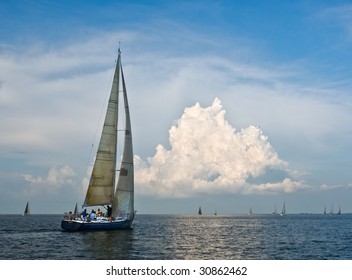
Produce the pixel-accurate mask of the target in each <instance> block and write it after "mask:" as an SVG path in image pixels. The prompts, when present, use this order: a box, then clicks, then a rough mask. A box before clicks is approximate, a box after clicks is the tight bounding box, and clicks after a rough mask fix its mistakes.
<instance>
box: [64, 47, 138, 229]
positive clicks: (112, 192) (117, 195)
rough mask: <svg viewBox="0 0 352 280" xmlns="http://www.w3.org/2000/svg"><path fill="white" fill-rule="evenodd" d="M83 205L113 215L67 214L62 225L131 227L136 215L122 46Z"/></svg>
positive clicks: (95, 227)
mask: <svg viewBox="0 0 352 280" xmlns="http://www.w3.org/2000/svg"><path fill="white" fill-rule="evenodd" d="M120 93H122V99H123V105H124V113H125V114H124V115H125V124H124V125H125V127H124V141H122V142H123V143H124V147H123V154H122V159H121V166H120V169H119V170H117V168H116V167H117V143H118V142H117V133H118V131H119V129H118V119H119V110H120V109H119V104H120V103H122V101H121V102H120V101H119V99H120V97H119V96H120ZM121 109H122V108H121ZM122 142H119V143H122ZM116 171H119V172H118V173H119V174H118V178H117V184H115V183H116V179H115V177H116ZM83 206H84V207H86V206H101V207H107V209H108V213H109V214H110V215H109V217H99V219H98V218H97V219H96V220H95V219H94V220H82V219H80V218H76V219H73V220H70V219H68V218H64V219H63V220H62V222H61V227H62V229H64V230H68V231H86V230H118V229H128V228H130V227H131V225H132V222H133V219H134V215H135V211H134V165H133V148H132V133H131V121H130V111H129V106H128V100H127V91H126V84H125V78H124V75H123V71H122V64H121V51H120V48H119V50H118V58H117V63H116V67H115V74H114V78H113V82H112V88H111V92H110V98H109V103H108V107H107V111H106V115H105V121H104V126H103V129H102V133H101V137H100V143H99V147H98V150H97V154H96V159H95V163H94V167H93V171H92V174H91V178H90V181H89V186H88V189H87V193H86V198H85V201H84V204H83Z"/></svg>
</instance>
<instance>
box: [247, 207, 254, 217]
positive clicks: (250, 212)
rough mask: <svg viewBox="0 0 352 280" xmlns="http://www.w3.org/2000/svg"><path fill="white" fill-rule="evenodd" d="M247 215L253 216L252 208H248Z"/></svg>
mask: <svg viewBox="0 0 352 280" xmlns="http://www.w3.org/2000/svg"><path fill="white" fill-rule="evenodd" d="M248 215H250V216H251V215H253V211H252V207H250V208H249V211H248Z"/></svg>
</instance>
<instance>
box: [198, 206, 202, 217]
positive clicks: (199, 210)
mask: <svg viewBox="0 0 352 280" xmlns="http://www.w3.org/2000/svg"><path fill="white" fill-rule="evenodd" d="M198 215H202V208H201V207H200V206H199V209H198Z"/></svg>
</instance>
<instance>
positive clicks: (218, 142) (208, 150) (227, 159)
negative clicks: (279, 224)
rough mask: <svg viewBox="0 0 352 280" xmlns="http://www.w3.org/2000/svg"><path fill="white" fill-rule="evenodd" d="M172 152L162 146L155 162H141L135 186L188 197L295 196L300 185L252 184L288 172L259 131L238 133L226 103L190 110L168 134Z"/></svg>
mask: <svg viewBox="0 0 352 280" xmlns="http://www.w3.org/2000/svg"><path fill="white" fill-rule="evenodd" d="M169 142H170V150H168V149H167V148H165V147H164V146H162V145H158V146H157V148H156V153H155V155H154V156H153V157H151V158H148V159H147V161H146V162H145V161H143V160H142V159H141V158H139V157H136V184H137V186H138V188H140V191H141V192H143V193H145V194H153V195H159V196H164V197H165V196H166V197H168V196H172V197H187V196H190V195H192V194H194V193H202V192H223V191H227V192H241V193H252V192H254V191H258V192H263V191H293V190H294V189H295V188H299V187H301V186H302V185H301V183H299V182H295V181H293V180H291V179H290V178H284V180H283V181H282V182H262V183H260V184H249V183H248V179H249V178H257V177H259V176H261V175H263V174H265V172H266V171H267V170H268V169H278V170H281V171H285V172H286V169H287V163H286V162H285V161H283V160H281V159H280V158H279V157H278V155H277V153H276V152H275V150H274V149H273V147H272V146H271V144H270V143H269V141H268V138H267V136H265V135H263V132H262V131H261V130H260V128H258V127H255V126H249V127H247V128H245V129H241V130H240V131H236V129H235V128H233V127H232V126H231V125H230V124H229V123H228V122H227V121H226V119H225V111H224V110H223V109H222V105H221V101H220V100H219V99H218V98H216V99H215V100H214V102H213V104H212V105H211V106H209V107H207V108H203V107H201V106H200V104H198V103H197V104H195V105H194V106H192V107H189V108H186V109H185V110H184V113H183V115H182V116H181V118H180V119H178V120H177V121H176V122H175V124H174V125H173V126H172V127H171V129H170V130H169Z"/></svg>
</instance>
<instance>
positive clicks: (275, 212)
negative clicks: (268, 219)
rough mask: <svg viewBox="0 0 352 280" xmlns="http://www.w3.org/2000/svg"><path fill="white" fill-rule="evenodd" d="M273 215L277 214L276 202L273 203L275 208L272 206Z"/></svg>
mask: <svg viewBox="0 0 352 280" xmlns="http://www.w3.org/2000/svg"><path fill="white" fill-rule="evenodd" d="M273 215H277V211H276V204H275V208H274V212H273Z"/></svg>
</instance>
